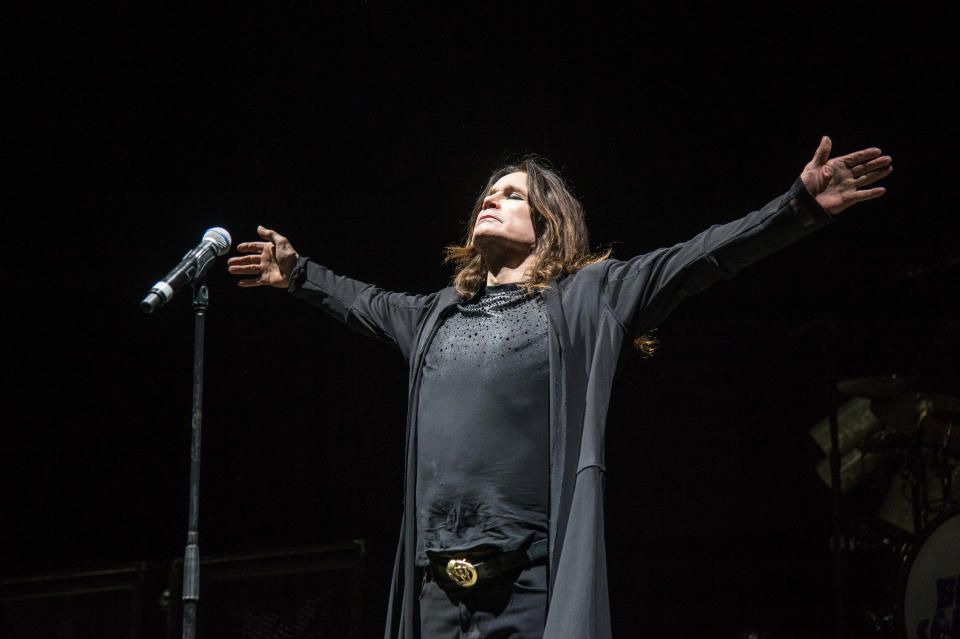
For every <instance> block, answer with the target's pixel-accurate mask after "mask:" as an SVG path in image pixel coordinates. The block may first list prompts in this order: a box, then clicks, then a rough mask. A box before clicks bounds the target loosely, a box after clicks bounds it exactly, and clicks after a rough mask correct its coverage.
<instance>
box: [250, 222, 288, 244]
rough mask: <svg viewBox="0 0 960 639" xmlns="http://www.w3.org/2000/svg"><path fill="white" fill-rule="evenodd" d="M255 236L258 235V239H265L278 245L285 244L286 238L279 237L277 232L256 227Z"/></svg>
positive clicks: (263, 227)
mask: <svg viewBox="0 0 960 639" xmlns="http://www.w3.org/2000/svg"><path fill="white" fill-rule="evenodd" d="M257 235H259V236H260V237H262V238H263V239H265V240H270V242H271V243H273V244H279V243H280V242H286V241H287V238H285V237H284V236H282V235H280V234H279V233H277V232H276V231H274V230H273V229H268V228H267V227H265V226H258V227H257Z"/></svg>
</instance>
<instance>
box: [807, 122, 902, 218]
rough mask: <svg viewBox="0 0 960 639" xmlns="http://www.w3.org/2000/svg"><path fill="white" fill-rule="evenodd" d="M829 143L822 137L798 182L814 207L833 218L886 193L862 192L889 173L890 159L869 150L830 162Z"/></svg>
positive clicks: (879, 188)
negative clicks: (849, 208) (816, 206)
mask: <svg viewBox="0 0 960 639" xmlns="http://www.w3.org/2000/svg"><path fill="white" fill-rule="evenodd" d="M832 148H833V143H832V142H831V141H830V138H828V137H827V136H823V138H821V140H820V146H819V147H817V151H816V153H814V154H813V159H812V160H810V162H809V163H808V164H807V165H806V166H805V167H803V172H802V173H800V180H801V181H802V182H803V185H804V186H805V187H807V191H808V192H809V193H810V195H812V196H813V197H814V198H815V199H816V200H817V204H819V205H820V206H821V207H823V209H824V210H826V211H829V212H830V213H831V214H832V215H836V214H837V213H839V212H840V211H842V210H844V209H846V208H847V207H850V206H853V205H854V204H856V203H857V202H863V201H864V200H872V199H873V198H877V197H880V196H881V195H883V194H884V193H886V192H887V190H886V189H885V188H883V187H882V186H878V187H875V188H872V189H865V188H864V187H866V186H870V185H871V184H873V183H874V182H876V181H877V180H880V179H882V178H885V177H887V176H888V175H890V173H891V172H892V171H893V159H891V157H890V156H889V155H881V154H880V153H881V151H880V149H878V148H876V147H871V148H869V149H863V150H862V151H857V152H855V153H850V154H848V155H841V156H840V157H838V158H833V159H832V160H831V159H830V151H831V150H832Z"/></svg>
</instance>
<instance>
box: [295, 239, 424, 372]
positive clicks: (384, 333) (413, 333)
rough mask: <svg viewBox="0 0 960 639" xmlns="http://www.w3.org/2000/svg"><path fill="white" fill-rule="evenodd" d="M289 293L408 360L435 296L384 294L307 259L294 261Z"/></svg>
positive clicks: (385, 292) (384, 292)
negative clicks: (424, 317)
mask: <svg viewBox="0 0 960 639" xmlns="http://www.w3.org/2000/svg"><path fill="white" fill-rule="evenodd" d="M288 290H289V292H290V294H292V295H293V296H294V297H297V298H300V299H303V300H306V301H307V302H309V303H311V304H313V305H315V306H319V307H320V308H321V309H322V310H323V311H324V312H326V313H327V314H328V315H330V316H332V317H334V318H335V319H338V320H340V321H341V322H343V323H345V324H346V325H347V326H348V327H349V328H351V329H353V330H355V331H358V332H360V333H363V334H365V335H369V336H371V337H376V338H377V339H380V340H382V341H384V342H386V343H388V344H390V345H391V346H393V347H394V348H396V349H398V350H399V351H400V352H401V353H403V356H404V357H406V358H407V359H409V357H410V354H411V353H412V352H413V349H414V345H415V343H416V337H417V330H418V327H419V325H420V320H421V318H422V317H423V315H424V314H425V313H426V310H427V308H428V307H429V305H430V302H431V301H432V299H433V298H434V297H435V296H436V294H435V293H434V294H431V295H410V294H409V293H391V292H388V291H384V290H382V289H379V288H377V287H376V286H373V285H371V284H365V283H364V282H359V281H357V280H354V279H350V278H349V277H344V276H342V275H337V274H335V273H334V272H333V271H331V270H330V269H328V268H326V267H325V266H321V265H320V264H317V263H316V262H314V261H312V260H311V259H310V258H307V257H301V258H300V259H299V260H297V265H296V267H295V268H294V269H293V272H292V273H291V274H290V288H289V289H288Z"/></svg>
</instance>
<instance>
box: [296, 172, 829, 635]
mask: <svg viewBox="0 0 960 639" xmlns="http://www.w3.org/2000/svg"><path fill="white" fill-rule="evenodd" d="M830 220H831V216H830V215H829V214H828V213H827V212H826V211H824V210H823V209H822V208H820V206H819V205H818V204H817V203H816V201H815V200H814V199H813V198H812V197H811V196H810V195H809V193H807V191H806V189H805V188H804V187H803V184H802V183H801V182H800V181H799V180H797V182H795V183H794V185H793V186H792V187H791V188H790V190H789V191H787V193H785V194H784V195H781V196H780V197H778V198H776V199H775V200H773V201H772V202H770V203H768V204H767V205H766V206H764V207H763V208H762V209H760V210H759V211H754V212H753V213H750V214H748V215H747V216H745V217H743V218H741V219H739V220H736V221H734V222H730V223H728V224H723V225H717V226H712V227H710V228H709V229H707V230H706V231H704V232H703V233H701V234H699V235H697V236H696V237H695V238H693V239H692V240H690V241H688V242H683V243H681V244H677V245H675V246H672V247H670V248H664V249H659V250H656V251H653V252H651V253H647V254H645V255H641V256H638V257H635V258H633V259H631V260H626V261H622V260H613V259H608V260H604V261H602V262H598V263H596V264H591V265H590V266H587V267H584V268H582V269H580V270H579V271H577V272H576V273H573V274H572V275H568V276H564V277H560V278H557V279H556V280H553V281H552V282H550V285H549V288H547V289H546V290H545V291H544V292H543V299H544V303H545V306H546V309H547V315H548V317H549V319H550V327H549V329H550V330H549V344H550V358H549V361H550V388H551V394H550V495H549V521H550V530H549V545H550V550H549V563H548V567H549V574H550V582H549V583H550V585H549V604H548V613H547V621H546V630H545V633H544V636H545V637H548V638H550V639H561V638H563V639H567V638H569V639H594V638H595V639H606V638H608V637H610V634H611V633H610V609H609V608H610V606H609V598H608V593H607V563H606V551H605V547H604V541H603V539H604V532H603V526H604V517H603V477H604V472H605V467H604V433H605V429H606V421H607V407H608V405H609V401H610V392H611V388H612V386H613V378H614V373H615V372H616V369H617V362H618V360H619V359H620V356H621V355H622V354H623V353H624V352H625V351H626V350H628V349H629V348H630V344H631V343H632V340H633V338H634V337H635V336H636V335H639V334H642V333H644V332H646V331H648V330H650V329H651V328H652V327H655V326H657V325H659V324H660V322H662V321H663V320H664V319H665V318H666V316H667V314H668V313H669V312H670V311H671V310H672V309H673V308H674V307H675V306H676V305H677V304H678V303H679V302H680V301H681V300H682V299H683V298H685V297H687V296H688V295H692V294H694V293H697V292H699V291H702V290H703V289H705V288H706V287H707V286H709V285H710V284H712V283H713V282H715V281H717V280H719V279H721V278H725V277H730V276H731V275H733V274H734V273H736V272H737V271H739V270H740V269H742V268H743V267H745V266H747V265H749V264H751V263H753V262H755V261H756V260H758V259H760V258H761V257H763V256H765V255H769V254H770V253H773V252H774V251H776V250H778V249H780V248H782V247H784V246H787V245H788V244H790V243H792V242H794V241H795V240H797V239H799V238H800V237H803V236H804V235H807V234H808V233H810V232H812V231H813V230H815V229H817V228H819V227H821V226H823V225H825V224H827V223H828V222H829V221H830ZM290 292H291V293H292V294H293V295H295V296H297V297H301V298H303V299H305V300H307V301H308V302H311V303H312V304H316V305H317V306H319V307H321V308H322V309H324V310H325V311H327V312H328V313H329V314H330V315H332V316H334V317H336V318H337V319H339V320H341V321H343V322H345V323H346V324H347V325H348V326H349V327H351V328H353V329H355V330H358V331H360V332H363V333H366V334H368V335H372V336H374V337H377V338H380V339H382V340H383V341H386V342H387V343H389V344H391V345H393V346H394V347H396V348H397V349H399V350H400V352H401V353H402V354H403V356H404V357H405V358H406V359H407V361H408V363H409V367H410V381H409V396H408V405H407V434H406V472H405V501H404V503H405V505H406V506H405V509H404V516H403V523H402V525H401V533H400V546H399V548H398V552H397V558H396V562H395V564H394V576H393V584H392V586H391V597H390V604H389V608H388V614H387V627H386V631H385V634H384V636H385V637H386V639H392V638H394V637H398V638H400V639H414V637H416V635H417V629H416V628H415V622H414V620H415V618H416V616H415V614H414V613H415V611H414V605H415V602H416V588H415V584H414V574H415V570H414V555H415V548H416V537H415V535H416V521H415V517H416V508H415V507H414V499H415V495H416V486H415V485H414V482H415V478H416V470H415V469H416V463H417V460H416V453H417V451H416V446H415V442H416V428H417V424H416V415H417V401H418V398H419V388H420V368H421V366H422V363H423V357H424V355H425V353H426V352H427V349H428V347H429V345H430V342H431V340H432V339H433V336H434V334H435V333H436V330H437V328H438V327H439V326H440V323H441V320H442V318H443V317H444V314H445V313H446V312H448V311H449V310H450V309H451V308H452V307H453V306H454V305H455V304H457V303H459V302H462V301H463V300H462V297H461V296H460V295H459V294H458V293H457V292H456V290H454V289H453V288H445V289H443V290H441V291H438V292H436V293H431V294H429V295H410V294H406V293H391V292H386V291H383V290H380V289H378V288H376V287H374V286H371V285H369V284H364V283H362V282H358V281H356V280H352V279H349V278H346V277H342V276H338V275H335V274H334V273H332V272H331V271H330V270H329V269H327V268H325V267H323V266H320V265H319V264H316V263H314V262H312V261H310V260H309V259H308V258H300V260H299V261H298V263H297V266H296V269H295V270H294V272H293V274H292V276H291V285H290Z"/></svg>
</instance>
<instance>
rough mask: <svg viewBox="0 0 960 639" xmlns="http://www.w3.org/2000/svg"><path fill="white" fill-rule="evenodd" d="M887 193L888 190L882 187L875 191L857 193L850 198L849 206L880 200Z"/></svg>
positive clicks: (868, 190) (867, 190) (866, 190)
mask: <svg viewBox="0 0 960 639" xmlns="http://www.w3.org/2000/svg"><path fill="white" fill-rule="evenodd" d="M886 192H887V189H885V188H883V187H882V186H878V187H877V188H875V189H865V190H863V191H856V192H854V194H853V195H852V196H851V197H850V200H849V203H848V204H847V206H852V205H854V204H856V203H857V202H864V201H866V200H872V199H874V198H878V197H880V196H881V195H883V194H884V193H886Z"/></svg>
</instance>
